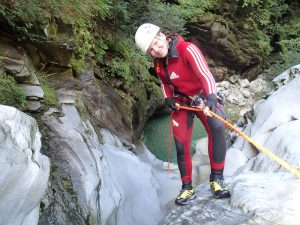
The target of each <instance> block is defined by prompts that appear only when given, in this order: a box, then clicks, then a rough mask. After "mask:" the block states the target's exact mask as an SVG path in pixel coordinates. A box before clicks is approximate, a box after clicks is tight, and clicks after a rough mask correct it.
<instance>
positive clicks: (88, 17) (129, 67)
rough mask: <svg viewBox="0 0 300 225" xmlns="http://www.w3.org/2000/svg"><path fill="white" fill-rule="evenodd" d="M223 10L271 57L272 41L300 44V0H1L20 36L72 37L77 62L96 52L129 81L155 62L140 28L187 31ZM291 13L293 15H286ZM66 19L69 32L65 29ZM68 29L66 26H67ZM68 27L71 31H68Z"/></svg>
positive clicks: (110, 72) (106, 69) (7, 22)
mask: <svg viewBox="0 0 300 225" xmlns="http://www.w3.org/2000/svg"><path fill="white" fill-rule="evenodd" d="M297 9H298V10H297ZM207 15H218V16H219V17H220V18H222V20H223V21H224V24H227V23H228V22H229V21H230V22H232V23H236V24H238V26H240V27H238V29H241V31H243V32H246V33H247V32H248V33H249V34H251V35H248V38H249V40H250V41H251V42H255V43H256V47H257V51H258V52H260V54H263V55H265V56H268V55H269V54H270V53H271V52H272V51H273V46H271V44H272V40H273V39H274V36H276V37H277V39H278V40H277V42H276V43H275V45H278V46H280V51H281V52H282V53H283V54H288V53H287V52H288V51H291V49H299V43H300V41H299V31H300V25H299V24H300V19H299V16H298V15H299V4H298V3H294V2H293V1H288V0H282V1H277V0H264V1H262V0H222V1H221V0H174V1H171V0H169V1H168V0H164V1H163V0H147V1H139V0H85V1H81V0H48V1H39V0H16V1H9V0H5V1H1V2H0V17H1V18H2V22H1V23H2V24H3V25H4V29H8V30H9V29H10V30H13V31H14V34H15V35H16V37H18V38H19V39H29V40H31V41H38V42H45V41H47V42H49V41H54V42H59V41H66V39H67V41H71V42H73V43H74V44H75V46H76V49H75V52H74V55H73V57H71V61H70V63H71V65H72V66H73V68H74V69H75V70H76V71H78V74H80V71H81V70H83V69H85V59H86V58H87V57H89V58H90V57H92V58H94V59H95V60H96V63H97V64H98V65H100V66H101V68H102V69H103V71H102V73H103V75H105V76H108V77H109V76H111V77H115V78H117V79H121V80H123V81H124V83H126V84H127V85H130V84H131V83H133V81H134V80H141V81H146V80H149V73H148V69H149V67H150V65H151V63H150V62H149V60H148V59H147V57H145V56H144V55H143V54H141V52H140V51H139V50H138V49H137V48H136V46H135V43H134V39H133V38H134V33H135V30H136V28H137V27H138V26H139V25H140V24H141V23H143V22H152V23H155V24H157V25H159V26H161V27H163V28H168V29H170V30H172V31H173V32H177V33H180V34H182V35H185V34H187V32H188V31H187V30H186V28H185V26H184V25H185V24H186V22H187V21H197V20H198V19H199V18H200V17H202V16H207ZM283 18H287V19H283ZM61 24H66V25H69V26H67V28H68V29H70V30H69V31H65V30H62V28H60V25H61ZM65 28H66V27H65ZM64 32H68V34H65V33H64Z"/></svg>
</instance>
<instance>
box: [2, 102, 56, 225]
mask: <svg viewBox="0 0 300 225" xmlns="http://www.w3.org/2000/svg"><path fill="white" fill-rule="evenodd" d="M40 139H41V134H40V132H39V130H38V127H37V123H36V121H35V120H34V119H33V118H32V117H30V116H28V115H26V114H24V113H22V112H21V111H19V110H17V109H15V108H13V107H8V106H3V105H1V106H0V143H1V145H0V169H1V174H0V193H1V196H0V224H3V225H4V224H10V225H17V224H24V225H36V224H37V223H38V219H39V208H40V202H41V200H42V197H43V195H44V193H45V191H46V187H47V182H48V177H49V172H50V163H49V159H48V158H47V157H46V156H44V155H42V154H41V153H40V149H41V140H40Z"/></svg>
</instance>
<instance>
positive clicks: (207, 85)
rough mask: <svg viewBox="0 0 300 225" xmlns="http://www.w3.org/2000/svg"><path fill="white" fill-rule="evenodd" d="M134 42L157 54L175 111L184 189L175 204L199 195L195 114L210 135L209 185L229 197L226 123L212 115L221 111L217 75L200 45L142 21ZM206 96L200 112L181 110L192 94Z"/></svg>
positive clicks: (168, 101)
mask: <svg viewBox="0 0 300 225" xmlns="http://www.w3.org/2000/svg"><path fill="white" fill-rule="evenodd" d="M135 42H136V44H137V46H138V47H139V48H140V49H141V50H142V51H143V52H144V53H146V52H149V53H150V54H151V55H152V56H153V57H154V66H155V70H156V73H157V75H158V77H159V79H160V81H161V88H162V92H163V94H164V96H165V101H166V104H167V105H168V106H169V107H170V108H171V109H172V110H173V111H174V112H173V113H172V122H173V134H174V139H175V144H176V150H177V162H178V167H179V171H180V175H181V180H182V189H181V190H180V193H179V194H178V196H177V198H176V200H175V203H176V204H178V205H185V204H187V203H188V202H189V201H190V200H192V199H194V198H195V197H196V195H195V191H194V189H193V186H192V160H191V154H190V145H191V138H192V129H193V118H194V115H196V116H197V117H198V118H199V119H200V120H201V122H202V123H203V125H204V127H205V129H206V132H207V134H208V153H209V158H210V165H211V174H210V187H211V190H212V192H213V193H214V196H215V198H227V197H229V196H230V192H229V190H228V188H227V187H226V185H225V183H224V178H223V169H224V160H225V155H226V141H225V131H224V129H225V128H224V125H223V124H222V123H221V122H220V121H218V120H217V119H215V118H214V117H211V115H210V113H209V110H208V109H210V110H211V111H213V112H216V113H218V114H221V110H220V108H219V107H218V104H217V90H216V84H215V80H214V77H213V76H212V74H211V72H210V70H209V68H208V66H207V63H206V61H205V59H204V57H203V55H202V53H201V51H200V50H199V48H198V47H197V46H195V45H194V44H192V43H190V42H186V41H184V40H183V38H182V37H181V36H179V35H169V36H166V34H165V33H163V32H161V31H160V28H159V27H158V26H156V25H154V24H150V23H145V24H142V25H141V26H140V27H139V28H138V29H137V31H136V34H135ZM200 93H201V94H202V95H203V96H204V97H205V98H206V102H205V106H206V107H205V109H204V110H203V111H201V112H196V113H195V112H191V111H187V110H178V108H177V106H176V104H185V105H191V104H193V102H191V97H195V96H199V95H200Z"/></svg>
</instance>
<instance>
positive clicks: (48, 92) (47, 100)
mask: <svg viewBox="0 0 300 225" xmlns="http://www.w3.org/2000/svg"><path fill="white" fill-rule="evenodd" d="M44 76H45V74H43V73H38V74H37V77H38V79H39V82H40V85H41V88H42V89H43V91H44V104H45V105H47V106H54V107H58V106H59V102H58V98H57V96H56V94H55V91H54V89H53V88H51V87H50V86H49V85H48V84H47V81H46V79H45V77H44Z"/></svg>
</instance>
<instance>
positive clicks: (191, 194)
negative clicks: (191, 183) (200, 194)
mask: <svg viewBox="0 0 300 225" xmlns="http://www.w3.org/2000/svg"><path fill="white" fill-rule="evenodd" d="M195 198H196V194H195V190H194V189H193V188H191V189H181V190H180V192H179V194H178V196H177V198H176V200H175V203H176V204H177V205H186V204H188V203H189V202H190V201H191V200H193V199H195Z"/></svg>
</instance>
